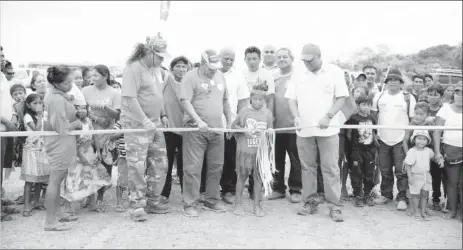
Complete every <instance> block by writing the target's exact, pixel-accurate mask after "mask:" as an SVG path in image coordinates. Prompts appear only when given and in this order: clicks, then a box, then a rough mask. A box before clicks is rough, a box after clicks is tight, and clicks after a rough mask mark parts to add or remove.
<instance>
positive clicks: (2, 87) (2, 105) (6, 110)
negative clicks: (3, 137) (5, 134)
mask: <svg viewBox="0 0 463 250" xmlns="http://www.w3.org/2000/svg"><path fill="white" fill-rule="evenodd" d="M0 109H1V110H0V115H1V116H2V117H4V118H5V119H7V120H11V118H12V117H13V98H12V97H11V95H10V86H9V85H8V80H7V79H6V77H5V75H4V74H3V73H2V72H0ZM0 131H6V127H5V125H3V124H2V123H0Z"/></svg>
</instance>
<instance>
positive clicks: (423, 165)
mask: <svg viewBox="0 0 463 250" xmlns="http://www.w3.org/2000/svg"><path fill="white" fill-rule="evenodd" d="M433 157H434V152H433V151H432V150H431V149H430V148H428V147H425V148H424V149H421V150H420V149H417V148H416V147H413V148H411V149H410V150H408V152H407V156H406V157H405V160H404V164H406V165H409V166H411V168H410V171H411V172H412V174H423V173H429V170H430V168H431V159H432V158H433Z"/></svg>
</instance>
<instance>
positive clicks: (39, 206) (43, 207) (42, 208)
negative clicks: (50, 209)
mask: <svg viewBox="0 0 463 250" xmlns="http://www.w3.org/2000/svg"><path fill="white" fill-rule="evenodd" d="M33 209H35V210H46V208H45V206H44V205H38V206H35V207H34V208H33Z"/></svg>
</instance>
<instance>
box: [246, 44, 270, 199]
mask: <svg viewBox="0 0 463 250" xmlns="http://www.w3.org/2000/svg"><path fill="white" fill-rule="evenodd" d="M244 61H245V62H246V66H247V70H245V71H244V77H245V80H246V83H247V85H248V90H249V92H251V90H252V87H253V86H254V85H256V84H259V83H261V82H266V83H267V85H268V91H267V96H266V97H265V101H266V105H267V108H268V109H269V110H270V111H272V115H273V117H275V115H274V102H275V80H274V78H273V76H272V73H271V72H270V71H268V70H267V69H264V68H262V67H260V63H261V61H262V53H261V51H260V49H259V48H257V47H254V46H251V47H248V48H247V49H246V50H245V51H244ZM251 176H252V173H251ZM251 176H250V178H249V186H248V191H249V195H250V197H251V199H253V198H254V195H253V188H254V179H253V178H252V177H251Z"/></svg>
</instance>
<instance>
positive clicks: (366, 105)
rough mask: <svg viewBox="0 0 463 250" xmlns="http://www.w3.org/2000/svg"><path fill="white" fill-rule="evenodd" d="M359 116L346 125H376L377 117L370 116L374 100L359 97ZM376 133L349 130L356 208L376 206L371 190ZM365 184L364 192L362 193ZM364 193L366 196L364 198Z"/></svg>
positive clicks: (365, 130) (370, 130)
mask: <svg viewBox="0 0 463 250" xmlns="http://www.w3.org/2000/svg"><path fill="white" fill-rule="evenodd" d="M355 102H356V103H357V109H358V112H357V114H354V115H353V116H352V117H351V118H350V119H349V120H348V121H347V123H346V124H349V125H374V124H376V119H375V117H374V116H373V115H372V114H370V110H371V106H372V105H373V99H372V98H371V97H369V96H366V95H363V96H360V97H358V98H357V99H356V100H355ZM373 133H374V131H373V129H371V128H364V129H349V130H348V131H347V139H348V140H349V142H350V143H351V147H352V148H351V155H350V159H351V166H352V172H351V178H352V188H353V191H354V196H355V204H354V205H355V206H357V207H363V205H364V204H367V205H368V206H374V202H373V199H372V197H371V196H370V193H371V190H372V189H373V186H374V174H375V155H376V145H375V142H374V138H373V137H374V135H373ZM362 183H363V192H362ZM362 193H363V194H364V195H363V196H364V197H362Z"/></svg>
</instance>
